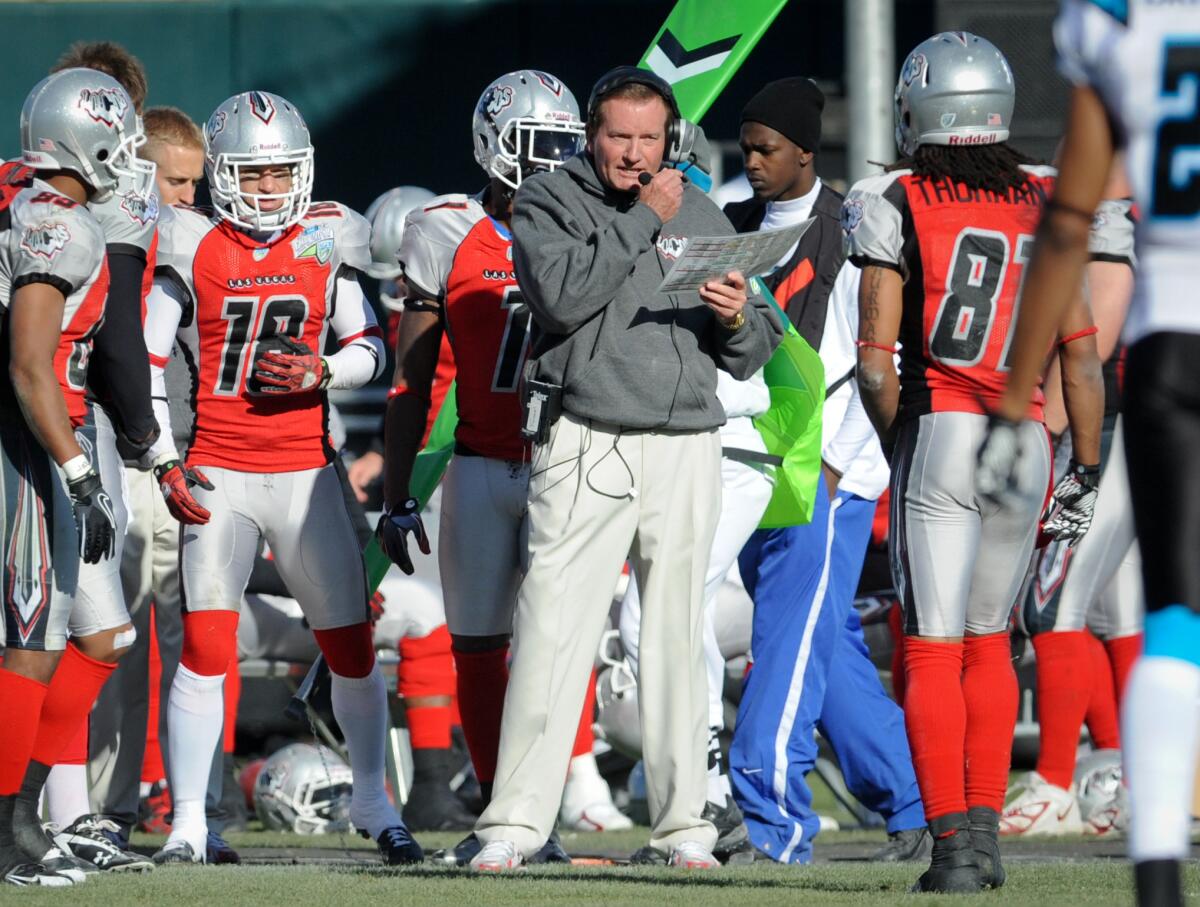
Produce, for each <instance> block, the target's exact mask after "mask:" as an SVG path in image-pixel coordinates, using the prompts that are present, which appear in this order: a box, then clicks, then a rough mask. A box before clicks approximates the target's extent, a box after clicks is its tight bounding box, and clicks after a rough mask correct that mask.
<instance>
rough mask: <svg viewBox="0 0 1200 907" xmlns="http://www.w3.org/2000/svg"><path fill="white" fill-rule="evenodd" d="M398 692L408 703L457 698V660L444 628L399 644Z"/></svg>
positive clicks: (447, 631) (406, 639) (443, 626)
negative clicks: (407, 699) (421, 700)
mask: <svg viewBox="0 0 1200 907" xmlns="http://www.w3.org/2000/svg"><path fill="white" fill-rule="evenodd" d="M396 692H398V693H399V694H400V695H401V696H404V697H405V698H409V699H411V698H414V697H418V696H453V695H454V659H453V657H452V656H451V655H450V631H449V630H447V629H446V625H445V624H443V625H442V626H440V627H438V628H437V629H436V630H434V631H433V632H432V633H430V634H429V635H428V636H421V637H417V638H407V637H406V638H404V639H402V640H400V665H399V667H398V668H397V669H396Z"/></svg>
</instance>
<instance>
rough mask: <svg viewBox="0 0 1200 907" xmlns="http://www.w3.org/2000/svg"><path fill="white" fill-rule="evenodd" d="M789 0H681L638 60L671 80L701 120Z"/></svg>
mask: <svg viewBox="0 0 1200 907" xmlns="http://www.w3.org/2000/svg"><path fill="white" fill-rule="evenodd" d="M785 3H787V0H679V2H678V3H676V4H675V8H674V9H673V10H671V14H670V15H669V16H667V21H666V22H665V23H663V27H662V28H661V29H659V32H658V34H657V35H655V36H654V40H653V41H651V42H650V49H649V50H647V51H646V53H645V55H644V56H643V57H642V60H641V62H640V63H639V64H638V65H639V66H641V67H642V68H643V69H649V70H651V71H652V72H654V73H656V74H657V75H660V76H662V77H663V78H664V79H666V80H667V81H668V82H670V83H671V87H672V88H673V89H674V90H675V98H676V100H678V101H679V109H680V112H681V113H682V114H683V116H684V118H686V119H689V120H691V121H692V122H698V121H699V120H700V118H701V117H702V116H704V114H705V112H706V111H707V110H708V108H709V107H710V106H711V105H712V102H713V101H715V100H716V98H717V95H719V94H720V93H721V90H722V89H724V87H725V86H726V85H727V84H729V80H730V79H732V78H733V74H734V73H735V72H737V71H738V67H739V66H741V65H742V61H743V60H745V59H746V56H747V55H748V54H749V53H750V51H751V50H752V49H753V48H754V45H755V44H757V43H758V39H759V38H761V37H762V36H763V32H765V31H766V30H767V28H768V26H770V24H771V22H772V21H773V20H774V19H775V16H776V15H778V14H779V11H780V10H781V9H783V6H784V4H785Z"/></svg>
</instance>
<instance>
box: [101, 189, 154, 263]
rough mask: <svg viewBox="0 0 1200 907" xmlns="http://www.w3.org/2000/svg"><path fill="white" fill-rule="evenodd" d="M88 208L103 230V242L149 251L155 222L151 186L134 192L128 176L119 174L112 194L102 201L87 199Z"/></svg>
mask: <svg viewBox="0 0 1200 907" xmlns="http://www.w3.org/2000/svg"><path fill="white" fill-rule="evenodd" d="M88 211H90V212H91V214H92V217H94V218H95V219H96V222H97V223H98V224H100V227H101V229H102V230H104V242H105V244H106V245H109V246H133V247H135V248H137V249H140V250H141V251H142V252H148V251H149V250H150V245H151V243H152V242H153V241H154V228H155V225H156V224H157V222H158V193H157V191H156V190H155V189H154V188H153V187H152V188H151V189H150V191H149V192H147V193H146V194H144V195H143V194H140V193H138V192H135V191H134V189H133V180H132V179H130V178H128V177H121V179H120V181H119V182H118V183H117V188H116V189H115V190H114V191H113V194H112V195H110V196H109V197H108V198H107V199H105V200H104V201H102V202H89V203H88Z"/></svg>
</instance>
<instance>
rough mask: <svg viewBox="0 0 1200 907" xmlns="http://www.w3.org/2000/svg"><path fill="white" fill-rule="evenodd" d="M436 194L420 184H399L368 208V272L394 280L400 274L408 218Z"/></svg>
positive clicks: (381, 277) (380, 278) (379, 277)
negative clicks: (369, 243)
mask: <svg viewBox="0 0 1200 907" xmlns="http://www.w3.org/2000/svg"><path fill="white" fill-rule="evenodd" d="M434 197H435V196H434V194H433V193H432V192H430V191H429V190H428V189H423V188H421V187H420V186H397V187H396V188H395V189H389V190H388V191H387V192H385V193H383V195H381V196H379V198H377V199H375V201H373V202H371V207H369V208H367V214H366V217H367V220H368V221H370V223H371V263H370V264H369V265H367V273H368V274H370V275H371V276H372V277H374V278H375V279H376V280H390V279H392V278H396V277H399V276H400V258H399V257H398V254H397V253H398V252H399V251H400V240H401V239H402V238H403V237H404V219H405V218H406V217H408V212H410V211H412V210H413V209H415V208H419V207H421V206H422V205H424V204H425V203H426V202H427V201H429V200H430V199H432V198H434Z"/></svg>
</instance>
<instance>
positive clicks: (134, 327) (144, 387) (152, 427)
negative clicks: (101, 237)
mask: <svg viewBox="0 0 1200 907" xmlns="http://www.w3.org/2000/svg"><path fill="white" fill-rule="evenodd" d="M145 269H146V256H145V254H144V253H142V252H141V250H140V249H136V248H135V247H130V246H125V247H121V251H117V250H116V249H115V248H114V247H112V246H110V247H109V250H108V274H109V284H108V300H107V302H106V303H105V306H104V324H103V325H102V326H101V328H100V331H99V332H98V333H97V334H96V338H95V346H94V349H93V351H92V362H91V366H90V367H89V369H88V383H89V384H91V385H92V386H93V388H94V389H96V390H97V391H99V392H100V395H101V396H105V397H107V398H108V400H109V401H110V402H111V403H112V406H113V409H114V410H115V411H116V416H117V422H118V426H117V428H118V430H119V431H120V432H121V434H123V435H124V436H125V438H126V440H128V441H129V442H130V443H131V445H132V446H133V447H135V448H136V447H138V446H139V444H144V443H148V442H150V441H153V437H154V433H155V431H156V430H157V428H158V426H157V423H156V422H155V419H154V412H153V410H152V409H151V405H150V366H149V360H148V356H147V352H146V340H145V336H144V334H143V333H142V276H143V274H144V272H145Z"/></svg>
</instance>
